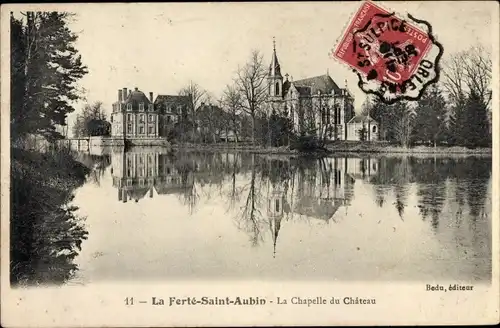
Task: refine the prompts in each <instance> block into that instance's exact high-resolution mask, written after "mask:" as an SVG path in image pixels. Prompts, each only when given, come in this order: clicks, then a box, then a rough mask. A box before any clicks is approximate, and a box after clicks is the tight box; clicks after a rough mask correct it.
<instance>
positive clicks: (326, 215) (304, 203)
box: [295, 196, 343, 221]
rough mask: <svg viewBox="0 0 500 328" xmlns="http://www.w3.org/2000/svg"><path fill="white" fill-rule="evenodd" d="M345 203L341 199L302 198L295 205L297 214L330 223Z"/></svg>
mask: <svg viewBox="0 0 500 328" xmlns="http://www.w3.org/2000/svg"><path fill="white" fill-rule="evenodd" d="M342 204H343V202H342V200H341V199H333V200H329V201H328V200H323V199H320V200H318V198H316V197H307V196H305V197H301V198H300V199H299V201H298V203H297V204H296V205H295V213H297V214H300V215H306V216H310V217H313V218H315V219H319V220H324V221H329V220H330V219H331V218H332V217H333V215H334V214H335V213H336V212H337V210H338V209H339V207H340V206H342Z"/></svg>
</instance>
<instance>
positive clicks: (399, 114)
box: [392, 101, 415, 147]
mask: <svg viewBox="0 0 500 328" xmlns="http://www.w3.org/2000/svg"><path fill="white" fill-rule="evenodd" d="M392 109H393V112H392V116H393V120H392V122H393V125H392V130H393V133H394V139H395V140H396V141H397V142H398V143H399V144H400V145H401V146H403V147H408V146H409V144H410V139H411V135H412V132H413V128H414V125H415V114H414V112H413V110H412V109H411V108H410V107H409V106H408V104H407V103H406V102H403V101H402V102H398V103H396V104H394V105H393V108H392Z"/></svg>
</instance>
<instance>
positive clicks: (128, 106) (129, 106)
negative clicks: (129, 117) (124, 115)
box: [127, 103, 132, 111]
mask: <svg viewBox="0 0 500 328" xmlns="http://www.w3.org/2000/svg"><path fill="white" fill-rule="evenodd" d="M127 110H128V111H131V110H132V103H128V104H127Z"/></svg>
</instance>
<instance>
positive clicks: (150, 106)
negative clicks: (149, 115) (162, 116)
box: [148, 104, 155, 112]
mask: <svg viewBox="0 0 500 328" xmlns="http://www.w3.org/2000/svg"><path fill="white" fill-rule="evenodd" d="M148 110H149V111H150V112H152V111H154V110H155V107H154V105H153V104H149V105H148Z"/></svg>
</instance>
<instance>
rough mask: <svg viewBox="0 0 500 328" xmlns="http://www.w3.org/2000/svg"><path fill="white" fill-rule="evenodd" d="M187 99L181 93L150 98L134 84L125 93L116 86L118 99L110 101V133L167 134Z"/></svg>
mask: <svg viewBox="0 0 500 328" xmlns="http://www.w3.org/2000/svg"><path fill="white" fill-rule="evenodd" d="M188 103H189V99H188V98H187V97H183V96H170V95H158V96H157V97H156V100H154V101H153V93H152V92H150V93H149V98H148V97H147V96H146V95H145V94H144V93H143V92H142V91H140V90H139V89H138V88H135V89H134V90H133V91H129V92H128V93H127V88H123V89H120V90H118V100H117V101H116V102H115V103H113V112H112V114H111V136H112V137H115V138H124V139H125V138H127V139H158V138H164V137H166V136H167V134H168V130H169V128H172V127H173V125H174V124H175V123H176V122H178V121H179V116H180V114H181V113H182V111H184V110H187V106H188Z"/></svg>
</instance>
